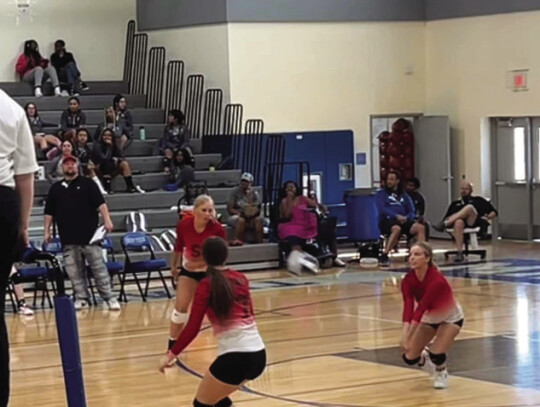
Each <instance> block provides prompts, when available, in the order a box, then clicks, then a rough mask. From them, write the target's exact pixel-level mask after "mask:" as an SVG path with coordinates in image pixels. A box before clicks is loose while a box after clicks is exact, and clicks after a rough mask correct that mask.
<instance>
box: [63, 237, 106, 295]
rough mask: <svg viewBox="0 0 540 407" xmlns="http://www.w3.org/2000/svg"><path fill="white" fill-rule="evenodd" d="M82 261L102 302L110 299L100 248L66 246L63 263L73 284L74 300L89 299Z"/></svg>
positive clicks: (96, 246)
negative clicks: (90, 271)
mask: <svg viewBox="0 0 540 407" xmlns="http://www.w3.org/2000/svg"><path fill="white" fill-rule="evenodd" d="M83 256H84V259H83ZM84 260H86V263H87V264H88V266H89V267H90V269H91V270H92V274H93V275H94V280H95V281H96V287H97V289H98V291H99V295H100V296H101V298H103V300H104V301H108V300H110V299H112V298H113V297H114V294H113V292H112V287H111V277H110V276H109V272H108V271H107V267H106V266H105V260H104V259H103V252H102V248H101V246H98V245H73V244H68V245H65V246H64V263H65V265H66V272H67V274H68V276H69V279H70V280H71V283H72V284H73V291H74V293H75V299H76V300H86V301H88V299H89V297H90V296H89V292H88V278H87V276H86V264H85V261H84Z"/></svg>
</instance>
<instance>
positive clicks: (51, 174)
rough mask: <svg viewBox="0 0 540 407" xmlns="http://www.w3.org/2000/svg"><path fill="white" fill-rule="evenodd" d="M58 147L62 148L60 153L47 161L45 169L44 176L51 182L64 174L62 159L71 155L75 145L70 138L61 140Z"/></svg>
mask: <svg viewBox="0 0 540 407" xmlns="http://www.w3.org/2000/svg"><path fill="white" fill-rule="evenodd" d="M60 148H61V150H62V152H61V155H60V156H59V157H56V158H55V159H53V160H52V161H50V162H48V163H47V168H46V170H45V177H46V178H47V181H49V182H50V183H51V184H54V183H55V182H56V181H58V180H60V179H62V177H63V176H64V173H63V171H62V168H63V167H62V159H63V158H64V157H67V156H71V155H73V153H74V151H75V146H74V145H73V142H72V141H71V140H64V141H62V145H61V147H60Z"/></svg>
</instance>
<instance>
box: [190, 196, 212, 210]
mask: <svg viewBox="0 0 540 407" xmlns="http://www.w3.org/2000/svg"><path fill="white" fill-rule="evenodd" d="M207 202H209V203H210V204H211V205H212V206H214V200H213V199H212V197H211V196H210V195H206V194H202V195H199V196H198V197H197V198H195V201H194V202H193V208H194V209H197V208H198V207H199V206H202V205H204V204H205V203H207ZM214 209H215V208H214Z"/></svg>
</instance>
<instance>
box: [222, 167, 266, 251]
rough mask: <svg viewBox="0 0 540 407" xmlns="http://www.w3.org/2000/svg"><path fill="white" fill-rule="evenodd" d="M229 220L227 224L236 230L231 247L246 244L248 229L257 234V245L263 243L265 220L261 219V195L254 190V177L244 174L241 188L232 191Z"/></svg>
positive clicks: (228, 209) (228, 206) (228, 207)
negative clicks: (245, 235) (245, 237)
mask: <svg viewBox="0 0 540 407" xmlns="http://www.w3.org/2000/svg"><path fill="white" fill-rule="evenodd" d="M227 212H228V213H229V218H228V220H227V224H228V225H229V226H231V227H233V228H235V238H234V240H233V241H232V242H231V246H241V245H242V244H244V242H243V240H244V232H245V231H246V229H250V230H253V232H254V233H255V243H261V242H262V241H263V219H262V218H261V201H260V199H259V194H258V193H257V191H255V190H254V189H253V175H251V174H250V173H249V172H245V173H243V174H242V177H241V178H240V186H238V187H236V188H235V189H234V190H232V191H231V194H230V195H229V201H228V202H227Z"/></svg>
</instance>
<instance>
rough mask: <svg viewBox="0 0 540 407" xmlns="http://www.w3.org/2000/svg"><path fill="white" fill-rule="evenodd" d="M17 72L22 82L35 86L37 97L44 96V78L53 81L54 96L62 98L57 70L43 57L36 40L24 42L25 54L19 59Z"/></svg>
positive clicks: (16, 67)
mask: <svg viewBox="0 0 540 407" xmlns="http://www.w3.org/2000/svg"><path fill="white" fill-rule="evenodd" d="M15 70H16V71H17V73H18V74H19V77H20V78H21V81H23V82H28V83H33V84H34V95H35V96H36V97H38V98H39V97H41V96H43V92H42V91H41V86H42V84H43V78H44V77H45V78H50V79H51V82H52V85H53V87H54V94H55V95H56V96H62V93H61V92H60V83H59V82H58V75H57V72H56V69H54V66H52V65H51V64H49V60H48V59H45V58H43V57H42V56H41V54H40V53H39V47H38V43H37V42H36V41H35V40H28V41H25V42H24V52H23V53H22V54H21V55H20V56H19V58H18V59H17V65H16V66H15Z"/></svg>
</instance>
